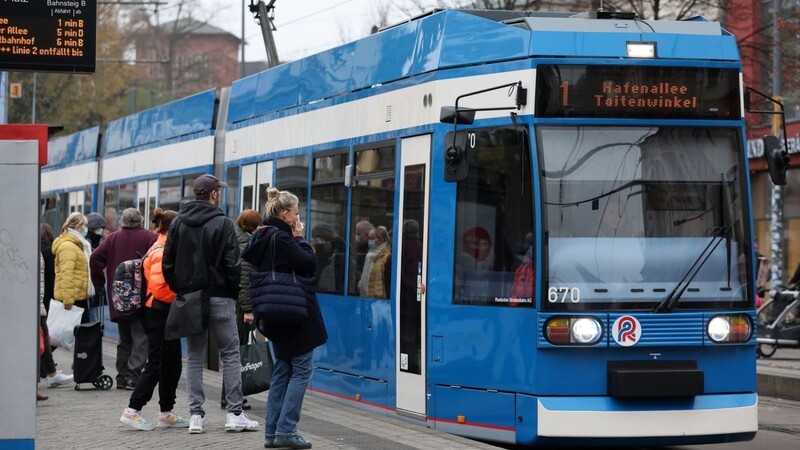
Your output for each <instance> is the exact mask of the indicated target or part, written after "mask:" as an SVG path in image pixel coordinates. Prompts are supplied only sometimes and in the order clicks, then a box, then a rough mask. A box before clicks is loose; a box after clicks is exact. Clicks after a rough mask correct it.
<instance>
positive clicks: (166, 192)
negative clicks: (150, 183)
mask: <svg viewBox="0 0 800 450" xmlns="http://www.w3.org/2000/svg"><path fill="white" fill-rule="evenodd" d="M158 206H159V208H161V209H163V210H165V211H166V210H169V209H171V210H173V211H178V210H180V208H181V177H180V176H176V177H167V178H162V179H161V180H160V181H159V185H158Z"/></svg>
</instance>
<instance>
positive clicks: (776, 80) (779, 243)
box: [770, 0, 786, 286]
mask: <svg viewBox="0 0 800 450" xmlns="http://www.w3.org/2000/svg"><path fill="white" fill-rule="evenodd" d="M782 10H783V5H782V1H781V0H773V1H772V17H773V24H772V45H773V53H772V54H773V57H772V96H773V97H779V96H780V95H781V90H782V87H781V81H782V80H781V56H782V55H781V30H780V28H779V27H778V22H779V20H780V18H781V11H782ZM776 107H777V105H776ZM774 124H775V122H774V121H773V130H772V132H773V134H774V135H775V136H777V137H778V139H781V138H783V139H785V138H786V136H781V127H780V125H778V126H777V127H775V125H774ZM771 200H772V202H771V209H772V211H771V212H772V214H771V215H772V217H771V219H772V223H771V224H770V234H771V236H772V238H771V242H770V250H771V251H772V258H771V259H772V264H771V265H772V267H771V269H772V270H771V275H770V280H771V281H772V286H776V285H778V284H783V266H784V260H783V240H784V239H783V237H784V236H783V189H782V187H781V186H775V185H773V186H772V195H771Z"/></svg>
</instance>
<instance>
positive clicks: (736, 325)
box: [706, 314, 753, 344]
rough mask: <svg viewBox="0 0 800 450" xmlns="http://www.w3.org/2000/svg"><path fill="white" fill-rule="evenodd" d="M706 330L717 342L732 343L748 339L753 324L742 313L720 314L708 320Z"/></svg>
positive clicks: (751, 332)
mask: <svg viewBox="0 0 800 450" xmlns="http://www.w3.org/2000/svg"><path fill="white" fill-rule="evenodd" d="M706 332H707V333H708V337H709V338H710V339H711V340H712V341H714V342H716V343H718V344H733V343H739V342H747V341H749V340H750V337H751V336H752V334H753V326H752V325H751V323H750V318H749V317H747V316H746V315H744V314H731V315H720V316H714V317H713V318H712V319H711V320H709V321H708V326H707V327H706Z"/></svg>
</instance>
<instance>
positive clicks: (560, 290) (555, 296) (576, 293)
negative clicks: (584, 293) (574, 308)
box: [547, 287, 581, 303]
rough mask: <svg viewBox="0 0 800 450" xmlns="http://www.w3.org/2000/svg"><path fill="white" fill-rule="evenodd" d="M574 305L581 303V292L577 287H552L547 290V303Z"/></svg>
mask: <svg viewBox="0 0 800 450" xmlns="http://www.w3.org/2000/svg"><path fill="white" fill-rule="evenodd" d="M567 299H569V301H570V302H572V303H578V302H580V301H581V290H580V289H579V288H576V287H550V288H548V289H547V301H548V302H550V303H566V302H567Z"/></svg>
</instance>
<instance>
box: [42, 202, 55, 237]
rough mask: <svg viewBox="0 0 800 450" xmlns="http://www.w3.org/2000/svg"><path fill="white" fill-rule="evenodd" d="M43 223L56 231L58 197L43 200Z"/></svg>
mask: <svg viewBox="0 0 800 450" xmlns="http://www.w3.org/2000/svg"><path fill="white" fill-rule="evenodd" d="M42 221H43V222H45V223H48V224H50V226H51V227H53V229H54V230H55V226H56V196H55V195H48V196H47V197H45V198H43V199H42Z"/></svg>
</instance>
